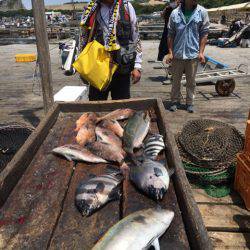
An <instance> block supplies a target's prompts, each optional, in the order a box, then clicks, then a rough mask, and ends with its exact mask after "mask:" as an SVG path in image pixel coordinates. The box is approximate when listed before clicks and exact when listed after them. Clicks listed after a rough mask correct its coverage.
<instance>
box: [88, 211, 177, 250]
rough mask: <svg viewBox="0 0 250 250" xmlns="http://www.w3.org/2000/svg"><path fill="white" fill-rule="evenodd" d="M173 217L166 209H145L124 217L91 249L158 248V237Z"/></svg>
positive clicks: (130, 249)
mask: <svg viewBox="0 0 250 250" xmlns="http://www.w3.org/2000/svg"><path fill="white" fill-rule="evenodd" d="M173 218H174V212H172V211H169V210H166V209H159V208H156V209H145V210H141V211H138V212H135V213H133V214H130V215H129V216H127V217H125V218H124V219H122V220H121V221H119V222H118V223H117V224H115V225H114V226H113V227H111V228H110V229H109V230H108V231H107V232H106V234H105V235H104V236H103V237H102V238H101V239H100V240H99V241H98V242H97V244H96V245H95V246H94V247H93V248H92V250H142V249H149V248H150V246H154V249H156V250H160V244H159V238H160V237H161V236H162V235H163V234H164V233H165V231H166V230H167V229H168V227H169V226H170V224H171V222H172V220H173Z"/></svg>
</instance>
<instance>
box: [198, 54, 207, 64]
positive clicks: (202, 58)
mask: <svg viewBox="0 0 250 250" xmlns="http://www.w3.org/2000/svg"><path fill="white" fill-rule="evenodd" d="M198 59H199V61H200V63H201V64H205V63H206V59H205V56H204V54H203V53H199V56H198Z"/></svg>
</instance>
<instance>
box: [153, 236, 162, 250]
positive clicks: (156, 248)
mask: <svg viewBox="0 0 250 250" xmlns="http://www.w3.org/2000/svg"><path fill="white" fill-rule="evenodd" d="M152 246H153V247H154V249H155V250H160V249H161V248H160V243H159V239H158V238H156V239H155V240H154V241H153V242H152Z"/></svg>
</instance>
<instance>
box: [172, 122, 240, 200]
mask: <svg viewBox="0 0 250 250" xmlns="http://www.w3.org/2000/svg"><path fill="white" fill-rule="evenodd" d="M176 141H177V145H178V147H179V150H180V154H181V157H182V160H183V164H184V168H185V171H186V173H187V176H188V178H189V180H190V181H191V182H192V183H193V184H197V185H199V186H201V185H202V186H203V187H205V189H206V191H208V192H209V194H210V195H211V196H214V197H217V196H218V197H222V196H223V195H224V194H226V193H227V192H229V188H228V186H229V185H230V183H232V181H233V179H234V174H235V166H236V154H237V153H238V152H240V151H241V150H242V149H243V147H244V137H243V135H242V134H241V133H240V132H239V131H238V130H237V129H236V128H235V127H233V126H231V125H228V124H225V123H223V122H219V121H215V120H206V119H200V120H192V121H189V122H187V124H185V126H184V127H183V129H182V131H181V133H179V134H177V136H176ZM221 185H227V187H226V191H225V186H224V187H223V189H224V190H223V192H222V193H220V192H219V193H216V194H214V195H213V192H215V188H216V187H215V186H217V187H218V188H220V187H219V186H221ZM211 189H212V190H213V191H211Z"/></svg>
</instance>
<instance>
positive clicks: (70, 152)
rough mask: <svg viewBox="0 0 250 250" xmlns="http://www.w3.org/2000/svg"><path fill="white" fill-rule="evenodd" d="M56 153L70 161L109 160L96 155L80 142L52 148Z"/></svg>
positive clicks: (97, 161)
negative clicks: (79, 143)
mask: <svg viewBox="0 0 250 250" xmlns="http://www.w3.org/2000/svg"><path fill="white" fill-rule="evenodd" d="M52 152H53V153H54V154H58V155H61V156H63V157H65V158H66V159H67V160H69V161H85V162H91V163H106V162H107V161H106V160H104V159H102V158H101V157H99V156H96V155H94V154H93V153H91V152H90V151H89V150H87V149H86V148H83V147H81V146H80V145H78V144H75V145H74V144H69V145H64V146H62V147H58V148H54V149H53V150H52Z"/></svg>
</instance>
